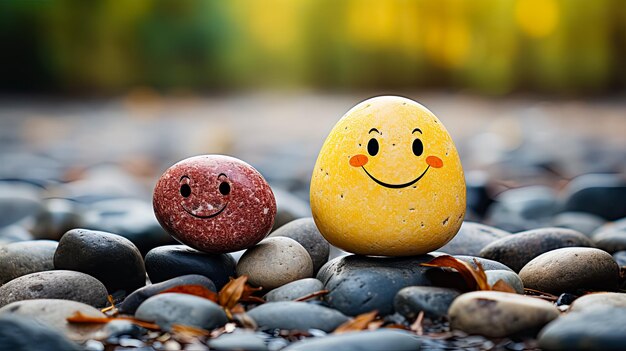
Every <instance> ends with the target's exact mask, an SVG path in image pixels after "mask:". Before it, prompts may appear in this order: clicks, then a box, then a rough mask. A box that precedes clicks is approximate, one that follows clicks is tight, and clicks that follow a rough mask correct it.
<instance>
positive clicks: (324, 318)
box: [248, 301, 348, 332]
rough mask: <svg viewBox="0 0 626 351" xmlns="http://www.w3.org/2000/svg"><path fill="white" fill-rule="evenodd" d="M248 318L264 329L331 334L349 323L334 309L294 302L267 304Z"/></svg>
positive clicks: (254, 310) (253, 310)
mask: <svg viewBox="0 0 626 351" xmlns="http://www.w3.org/2000/svg"><path fill="white" fill-rule="evenodd" d="M248 316H250V318H252V319H253V320H254V321H255V322H256V323H257V325H258V326H259V327H260V328H262V329H276V328H278V329H290V330H303V331H306V330H309V329H319V330H323V331H325V332H331V331H333V330H335V328H337V327H338V326H339V325H341V324H343V323H345V322H347V321H348V317H346V316H345V315H344V314H342V313H341V312H339V311H337V310H334V309H332V308H328V307H324V306H319V305H315V304H311V303H306V302H294V301H281V302H267V303H265V304H263V305H260V306H258V307H255V308H253V309H251V310H249V311H248Z"/></svg>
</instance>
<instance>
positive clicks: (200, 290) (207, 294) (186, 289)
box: [159, 285, 218, 303]
mask: <svg viewBox="0 0 626 351" xmlns="http://www.w3.org/2000/svg"><path fill="white" fill-rule="evenodd" d="M166 293H179V294H188V295H194V296H199V297H203V298H205V299H208V300H211V301H213V302H215V303H217V300H218V296H217V293H216V292H214V291H211V290H209V289H208V288H207V287H205V286H202V285H180V286H175V287H173V288H171V289H167V290H163V291H161V292H160V293H159V294H166Z"/></svg>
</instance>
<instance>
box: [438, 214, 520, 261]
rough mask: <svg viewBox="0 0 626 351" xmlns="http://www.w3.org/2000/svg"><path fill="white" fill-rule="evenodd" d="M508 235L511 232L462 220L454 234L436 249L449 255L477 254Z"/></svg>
mask: <svg viewBox="0 0 626 351" xmlns="http://www.w3.org/2000/svg"><path fill="white" fill-rule="evenodd" d="M509 235H511V233H509V232H505V231H504V230H501V229H498V228H494V227H490V226H488V225H484V224H480V223H474V222H463V224H461V229H459V232H458V233H457V234H456V236H455V237H454V238H452V240H450V241H449V242H448V243H447V244H446V245H444V246H443V247H442V248H440V249H439V250H437V251H441V252H445V253H447V254H450V255H467V256H478V254H479V253H480V250H482V249H483V247H485V246H487V245H488V244H490V243H492V242H494V241H496V240H498V239H501V238H505V237H507V236H509Z"/></svg>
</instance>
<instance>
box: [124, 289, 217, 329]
mask: <svg viewBox="0 0 626 351" xmlns="http://www.w3.org/2000/svg"><path fill="white" fill-rule="evenodd" d="M135 318H137V319H140V320H143V321H149V322H154V323H156V324H157V325H159V326H160V327H161V328H162V329H164V330H169V329H170V328H171V326H172V325H173V324H180V325H187V326H191V327H196V328H203V329H208V330H211V329H213V328H217V327H221V326H223V325H224V324H226V322H228V318H227V317H226V313H225V312H224V310H223V309H222V308H221V307H220V306H219V305H217V304H216V303H214V302H212V301H210V300H207V299H205V298H202V297H198V296H194V295H188V294H174V293H165V294H158V295H156V296H153V297H151V298H149V299H147V300H146V301H144V303H142V304H141V305H140V306H139V308H138V309H137V312H136V313H135Z"/></svg>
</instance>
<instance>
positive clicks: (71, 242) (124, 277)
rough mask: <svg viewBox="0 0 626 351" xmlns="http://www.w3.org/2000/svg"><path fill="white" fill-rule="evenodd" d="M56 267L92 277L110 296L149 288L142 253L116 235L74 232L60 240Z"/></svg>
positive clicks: (76, 230)
mask: <svg viewBox="0 0 626 351" xmlns="http://www.w3.org/2000/svg"><path fill="white" fill-rule="evenodd" d="M54 267H55V268H56V269H67V270H73V271H77V272H83V273H86V274H89V275H91V276H93V277H95V278H97V279H98V280H100V281H101V282H102V283H103V284H104V286H106V288H107V290H108V291H109V292H110V293H113V292H116V291H118V290H124V291H125V292H126V293H130V292H132V291H135V290H137V289H139V288H140V287H142V286H144V285H146V269H145V267H144V263H143V258H142V257H141V253H140V252H139V250H138V249H137V247H136V246H135V245H133V243H132V242H130V241H129V240H128V239H126V238H124V237H122V236H119V235H116V234H112V233H106V232H99V231H95V230H87V229H72V230H70V231H69V232H67V233H65V234H64V235H63V237H62V238H61V240H60V241H59V247H58V248H57V251H56V253H55V254H54Z"/></svg>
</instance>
